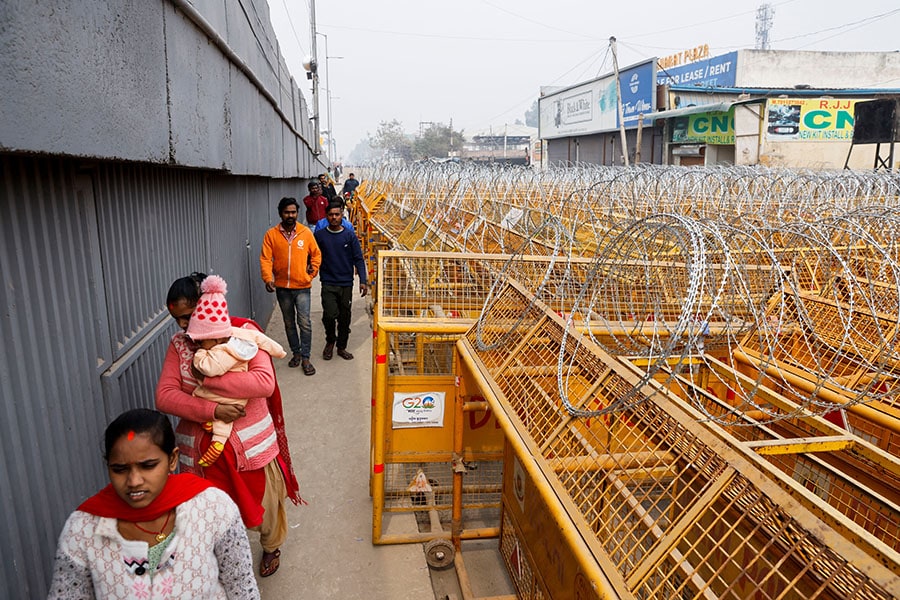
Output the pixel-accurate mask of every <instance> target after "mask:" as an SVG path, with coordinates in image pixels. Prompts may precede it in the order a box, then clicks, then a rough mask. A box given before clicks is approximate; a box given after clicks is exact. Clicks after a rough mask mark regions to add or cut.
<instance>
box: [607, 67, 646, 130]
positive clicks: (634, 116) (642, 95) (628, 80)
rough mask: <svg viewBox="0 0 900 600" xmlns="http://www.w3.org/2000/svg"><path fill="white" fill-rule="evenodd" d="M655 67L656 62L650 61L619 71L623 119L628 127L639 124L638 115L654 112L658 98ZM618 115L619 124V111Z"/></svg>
mask: <svg viewBox="0 0 900 600" xmlns="http://www.w3.org/2000/svg"><path fill="white" fill-rule="evenodd" d="M655 68H656V63H655V62H654V61H649V62H646V63H643V64H640V65H635V66H634V67H630V68H628V69H625V70H624V71H622V72H621V73H619V87H620V88H621V90H622V119H623V120H624V122H625V126H626V127H628V126H632V125H637V122H638V115H641V114H647V113H651V112H653V109H654V106H653V104H654V101H655V100H656V84H655V74H654V71H655ZM616 117H617V118H616V126H618V125H619V120H618V111H617V112H616Z"/></svg>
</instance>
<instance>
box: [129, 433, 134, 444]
mask: <svg viewBox="0 0 900 600" xmlns="http://www.w3.org/2000/svg"><path fill="white" fill-rule="evenodd" d="M133 439H134V432H133V431H129V432H128V441H129V442H130V441H132V440H133Z"/></svg>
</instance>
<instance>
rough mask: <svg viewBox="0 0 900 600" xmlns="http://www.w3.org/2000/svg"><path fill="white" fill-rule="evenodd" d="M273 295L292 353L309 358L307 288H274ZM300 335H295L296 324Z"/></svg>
mask: <svg viewBox="0 0 900 600" xmlns="http://www.w3.org/2000/svg"><path fill="white" fill-rule="evenodd" d="M275 297H276V298H277V299H278V306H280V307H281V316H282V318H283V319H284V333H285V334H286V335H287V339H288V345H289V346H290V347H291V353H292V354H299V355H300V356H301V357H303V358H309V351H310V348H311V347H312V322H311V321H310V320H309V288H306V289H294V288H275ZM298 323H299V324H300V335H299V336H298V335H297V324H298Z"/></svg>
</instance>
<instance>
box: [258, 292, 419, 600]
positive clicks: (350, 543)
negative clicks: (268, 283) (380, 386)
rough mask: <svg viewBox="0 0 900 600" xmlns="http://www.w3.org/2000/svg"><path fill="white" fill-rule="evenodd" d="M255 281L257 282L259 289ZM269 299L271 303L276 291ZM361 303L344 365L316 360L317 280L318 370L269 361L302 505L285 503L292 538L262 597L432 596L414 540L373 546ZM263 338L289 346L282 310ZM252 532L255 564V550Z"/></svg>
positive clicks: (366, 326) (367, 352)
mask: <svg viewBox="0 0 900 600" xmlns="http://www.w3.org/2000/svg"><path fill="white" fill-rule="evenodd" d="M260 285H262V284H260ZM272 302H273V303H274V302H275V298H274V295H273V296H272ZM365 307H366V299H365V298H360V297H359V293H358V291H357V292H355V293H354V298H353V322H352V324H351V330H352V332H351V334H350V344H349V346H348V349H349V350H350V352H352V353H353V354H354V355H355V358H354V360H351V361H347V360H344V359H342V358H340V357H339V356H338V355H337V354H335V355H334V358H333V359H332V360H331V361H325V360H322V348H323V346H324V345H325V336H324V333H323V329H322V307H321V301H320V299H319V284H318V279H316V280H315V283H314V284H313V289H312V310H311V316H312V325H313V343H312V356H311V359H312V363H313V365H315V367H316V370H317V372H316V374H315V375H313V376H309V377H307V376H305V375H304V374H303V371H302V370H301V369H300V368H296V369H291V368H289V367H288V366H287V363H288V359H287V358H285V359H280V360H276V361H275V371H276V374H277V376H278V382H279V385H280V386H281V393H282V396H283V398H284V412H285V420H286V423H287V432H288V438H289V440H290V445H291V457H292V459H293V462H294V468H295V470H296V472H297V477H298V478H299V480H300V493H301V494H302V496H303V498H304V500H306V501H307V502H308V503H309V504H308V505H307V506H294V505H293V504H291V503H290V502H288V520H289V523H290V527H291V529H290V533H289V534H288V539H287V542H286V543H285V545H284V546H282V548H281V552H282V554H281V568H280V569H279V571H278V572H277V573H275V574H274V575H272V576H271V577H268V578H265V579H260V578H259V575H258V571H257V578H258V579H259V587H260V591H261V592H262V597H263V598H285V599H291V600H352V599H357V598H359V599H366V600H407V599H408V600H432V599H433V598H435V594H434V592H433V590H432V585H431V579H430V577H429V569H428V566H427V565H426V563H425V555H424V553H423V550H422V545H421V544H404V545H392V546H373V545H372V502H371V498H370V497H369V488H368V481H369V480H368V477H369V466H368V463H369V422H370V414H371V411H370V407H371V367H370V365H371V363H370V361H371V355H372V328H371V325H370V320H369V317H368V314H367V313H366V310H365ZM266 333H267V334H268V335H269V336H271V337H272V338H274V339H275V340H277V341H278V342H279V343H280V344H282V345H283V346H284V347H285V350H288V354H290V349H289V348H288V345H287V338H286V337H285V334H284V325H283V322H282V319H281V312H280V311H279V310H278V309H277V307H276V309H275V311H274V314H273V317H272V319H271V321H270V322H269V323H268V325H267V328H266ZM258 538H259V536H258V535H257V534H255V533H253V532H251V533H250V540H251V544H252V545H253V551H254V561H255V563H256V564H258V562H259V556H260V554H261V552H262V550H261V548H260V546H259V542H258Z"/></svg>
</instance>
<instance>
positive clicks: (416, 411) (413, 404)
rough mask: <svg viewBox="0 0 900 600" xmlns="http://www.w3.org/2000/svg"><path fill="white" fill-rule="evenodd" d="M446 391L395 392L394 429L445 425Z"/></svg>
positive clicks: (392, 420) (392, 418)
mask: <svg viewBox="0 0 900 600" xmlns="http://www.w3.org/2000/svg"><path fill="white" fill-rule="evenodd" d="M444 396H445V393H444V392H394V407H393V411H392V415H391V422H392V426H393V428H394V429H404V428H410V427H443V426H444Z"/></svg>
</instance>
